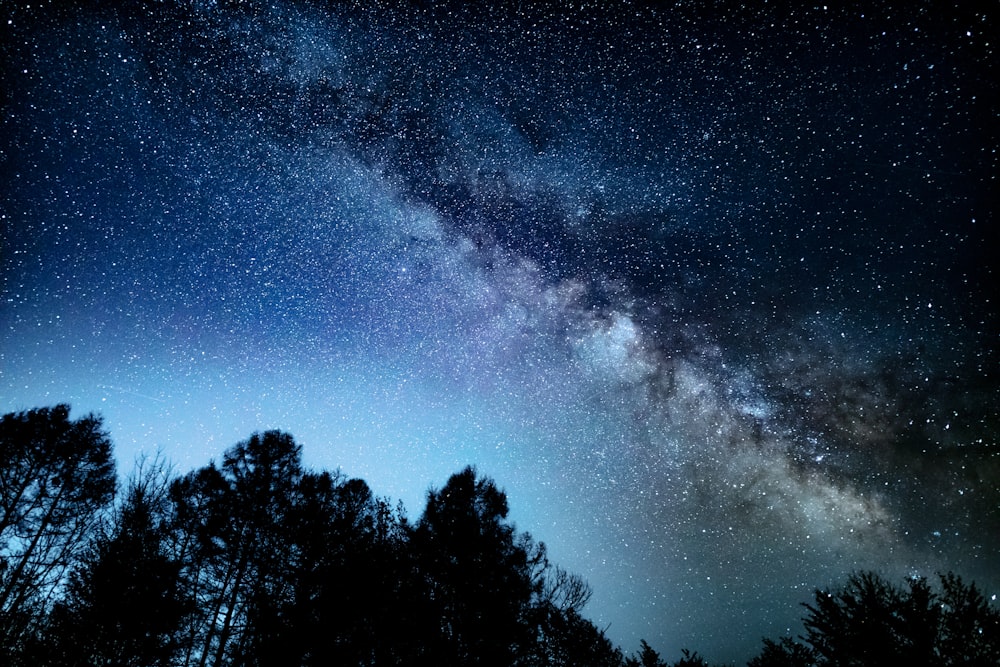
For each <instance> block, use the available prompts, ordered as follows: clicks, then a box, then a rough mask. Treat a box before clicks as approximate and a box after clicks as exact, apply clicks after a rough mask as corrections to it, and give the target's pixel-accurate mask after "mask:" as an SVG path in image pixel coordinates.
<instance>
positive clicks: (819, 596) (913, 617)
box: [804, 572, 1000, 666]
mask: <svg viewBox="0 0 1000 667" xmlns="http://www.w3.org/2000/svg"><path fill="white" fill-rule="evenodd" d="M940 581H941V587H942V593H941V594H940V595H939V594H937V593H935V592H934V591H933V590H932V589H931V587H930V585H929V584H928V583H927V581H926V579H924V578H911V579H909V580H907V583H906V588H905V589H901V588H897V587H896V586H893V585H892V584H890V583H888V582H886V581H885V580H883V579H882V578H881V577H879V576H878V575H877V574H875V573H872V572H863V573H858V574H854V575H851V577H850V578H849V579H848V582H847V585H846V586H844V587H843V588H841V589H839V590H836V591H832V592H831V591H816V593H815V596H814V598H815V602H814V604H811V605H805V606H806V609H808V611H809V613H808V614H807V616H806V618H805V619H804V625H805V628H806V636H805V641H806V643H807V644H808V645H809V646H810V648H811V649H812V650H813V652H814V654H815V659H816V663H817V664H819V665H874V664H890V663H895V662H897V661H902V663H903V664H908V665H933V666H938V665H941V666H950V665H983V666H985V665H995V664H996V656H997V655H1000V612H997V610H996V609H993V608H991V607H990V606H989V605H987V603H986V601H985V600H984V599H983V597H982V595H981V594H980V593H979V591H978V590H977V589H976V588H975V586H974V585H972V586H966V585H965V584H963V583H962V581H961V579H960V578H958V577H957V576H954V575H950V574H949V575H941V576H940Z"/></svg>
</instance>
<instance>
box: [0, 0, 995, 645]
mask: <svg viewBox="0 0 1000 667" xmlns="http://www.w3.org/2000/svg"><path fill="white" fill-rule="evenodd" d="M65 4H66V3H55V5H56V6H55V7H54V6H47V5H45V3H35V2H32V3H30V6H29V5H28V4H27V3H25V2H16V3H15V2H4V3H2V4H0V15H2V21H0V23H2V25H0V53H2V60H0V65H2V82H0V96H2V97H0V103H2V112H3V115H2V121H0V122H2V126H0V176H2V178H0V187H2V191H0V222H2V236H0V281H2V282H0V410H2V411H3V412H10V411H13V410H20V409H28V408H32V407H40V406H47V405H53V404H55V403H61V402H67V403H70V404H71V405H72V406H73V409H74V412H73V414H74V416H77V417H78V416H82V415H83V414H85V413H87V412H90V411H94V412H98V413H100V414H101V415H103V417H104V419H105V426H106V428H107V429H108V430H109V431H110V433H111V436H112V439H113V441H114V443H115V447H116V452H117V455H118V458H119V461H120V469H121V471H122V473H123V474H127V472H128V471H129V470H130V469H131V467H132V465H133V462H134V461H135V459H136V457H137V456H139V455H141V454H146V455H155V454H156V453H157V452H160V453H161V454H162V455H163V456H164V457H165V458H167V459H168V460H169V461H171V462H172V463H173V464H174V466H175V469H176V470H177V471H178V472H185V471H187V470H189V469H191V468H193V467H196V466H201V465H205V464H206V463H208V461H209V460H210V459H212V458H215V459H216V460H218V459H219V458H221V454H222V452H223V451H224V450H225V449H226V448H228V447H230V446H232V445H234V444H235V443H237V442H238V441H240V440H243V439H245V438H246V437H247V436H249V435H250V434H251V433H252V432H254V431H256V430H262V429H272V428H277V429H282V430H285V431H288V432H290V433H292V434H293V435H294V436H295V438H296V440H297V441H298V442H299V443H300V444H302V446H303V448H304V458H305V462H306V464H307V465H309V466H312V467H315V468H327V469H336V468H340V469H341V470H342V471H343V472H344V473H345V474H347V475H350V476H356V477H361V478H363V479H365V480H367V481H368V483H369V484H370V485H371V487H372V488H373V490H374V491H375V492H376V493H377V494H381V495H385V496H388V497H390V498H391V499H392V500H393V501H396V500H401V501H403V503H404V504H405V506H406V508H407V510H408V513H409V515H410V516H411V518H416V517H417V516H419V514H420V512H421V510H422V508H423V504H424V498H425V493H426V491H427V490H428V489H429V488H431V487H440V486H441V485H443V484H444V482H445V481H446V480H447V478H448V476H449V475H450V474H451V473H453V472H457V471H458V470H460V469H461V468H462V467H464V466H465V465H466V464H474V465H476V466H477V467H478V470H479V472H480V473H482V474H485V475H488V476H490V477H492V478H494V479H495V480H496V481H497V483H498V485H499V486H501V487H503V488H504V489H506V491H507V494H508V497H509V500H510V504H511V508H512V519H513V520H514V521H515V522H516V524H517V526H518V528H519V529H521V530H527V531H530V532H531V533H532V534H533V535H534V537H535V538H537V539H539V540H542V541H544V542H545V543H546V544H547V545H548V547H549V551H550V555H551V557H552V559H553V561H554V562H556V563H558V564H560V565H562V566H564V567H565V568H567V569H569V570H570V571H573V572H576V573H578V574H580V575H582V576H583V577H584V578H585V579H586V580H587V581H588V582H589V583H590V584H591V586H592V587H593V589H594V595H593V598H592V601H591V603H590V605H589V606H588V607H587V612H588V613H589V616H590V618H592V619H593V620H594V622H595V623H596V624H597V625H598V626H599V627H601V628H607V632H608V634H609V636H610V637H611V638H612V639H613V640H614V641H615V642H617V643H619V644H620V645H621V646H622V648H623V649H624V650H625V651H626V652H627V653H631V652H632V651H634V650H636V649H637V648H638V644H639V639H640V638H645V639H646V640H647V641H649V643H650V644H651V645H652V646H653V647H654V648H655V649H657V650H658V651H659V652H660V653H661V654H663V656H664V657H665V658H668V659H675V658H677V657H679V651H680V649H681V648H682V647H689V648H692V649H696V650H698V651H699V652H700V653H701V654H702V655H704V656H705V657H706V658H708V659H709V660H712V661H728V660H732V661H744V660H746V659H747V658H748V657H750V656H751V655H753V654H754V653H756V652H757V651H758V649H759V647H760V639H761V637H762V636H768V637H774V638H776V637H778V636H780V635H782V634H793V635H795V634H798V633H799V632H801V626H800V624H799V622H798V619H799V618H800V617H801V615H802V611H803V610H802V609H801V607H799V606H798V604H799V603H800V602H803V601H807V600H809V599H811V594H812V591H813V589H814V588H816V587H826V586H836V585H839V584H840V583H843V581H844V580H845V578H846V575H847V574H848V573H850V572H851V571H853V570H856V569H875V570H878V571H879V572H881V573H882V574H884V575H885V576H887V577H888V578H890V579H891V580H892V581H894V582H897V583H901V582H902V580H903V579H904V578H905V577H907V576H909V575H914V574H918V575H928V576H932V577H933V575H934V573H935V572H937V571H947V570H954V571H956V572H958V573H959V574H961V575H962V576H963V577H964V578H966V580H969V579H973V580H976V581H977V582H978V583H979V584H980V585H981V586H982V587H983V588H984V589H985V592H986V594H987V597H988V598H989V597H990V596H991V595H994V594H1000V443H998V440H997V438H998V432H1000V365H998V361H1000V359H998V357H1000V345H998V343H1000V322H998V316H997V298H996V291H995V286H994V283H995V281H996V280H997V278H998V276H997V273H998V272H997V256H998V255H997V248H998V247H1000V244H998V243H997V241H998V239H997V236H998V235H997V231H996V224H997V220H996V210H997V199H996V194H997V192H998V191H1000V188H998V183H997V175H998V169H997V167H998V161H1000V156H998V153H997V150H998V128H1000V116H998V109H1000V105H998V95H997V92H998V85H997V83H996V82H997V81H1000V72H998V71H997V70H998V68H997V41H998V39H1000V32H998V22H997V16H996V14H997V10H998V7H997V6H996V5H995V4H993V3H990V7H989V10H988V11H987V12H985V13H976V12H975V11H974V10H973V9H971V8H970V7H972V6H973V5H975V4H978V3H956V4H960V5H962V6H963V7H965V9H958V10H952V9H942V8H943V7H945V5H946V3H931V2H905V3H899V8H897V9H889V8H887V7H888V5H884V6H883V8H881V9H872V6H874V5H878V4H882V3H864V4H863V5H860V6H849V5H848V6H845V5H844V4H842V3H837V4H830V5H827V6H824V5H812V4H809V3H788V4H789V5H795V8H794V9H791V8H789V7H788V6H787V5H786V4H785V3H760V2H756V3H749V4H747V5H744V7H743V8H742V9H739V10H732V11H727V12H722V11H719V10H718V9H710V8H707V7H706V4H707V3H694V2H690V3H683V2H679V3H677V6H676V7H673V8H664V9H661V10H657V11H652V10H648V9H645V8H643V7H642V6H641V5H633V4H631V3H628V4H618V3H592V4H591V3H584V4H583V5H581V4H580V3H574V4H573V5H572V6H570V5H569V4H564V5H561V9H558V10H546V11H540V10H532V9H524V10H521V11H515V10H512V9H501V10H485V9H480V8H476V7H469V6H465V5H467V4H470V3H457V2H456V3H414V4H411V5H405V6H403V5H397V4H396V3H387V4H389V5H390V7H391V8H383V9H359V8H348V7H346V6H344V5H341V4H340V3H333V2H330V3H322V2H286V1H277V2H246V3H224V2H219V3H216V2H209V1H207V0H205V1H198V2H173V1H167V2H149V3H146V5H147V6H148V8H147V9H135V10H127V11H124V10H118V11H115V10H109V9H100V8H99V6H100V4H101V3H84V4H83V5H82V6H81V7H78V8H76V9H74V10H72V11H60V10H59V9H57V7H64V6H65ZM108 4H112V5H113V4H116V3H108ZM137 4H138V3H137ZM359 4H361V5H366V6H367V5H368V4H369V3H359ZM471 4H475V3H471ZM606 4H613V5H614V8H613V9H608V8H603V9H601V8H600V7H601V6H603V5H606ZM729 4H735V3H729ZM230 5H234V6H230Z"/></svg>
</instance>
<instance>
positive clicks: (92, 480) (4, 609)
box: [0, 405, 115, 653]
mask: <svg viewBox="0 0 1000 667" xmlns="http://www.w3.org/2000/svg"><path fill="white" fill-rule="evenodd" d="M69 412H70V408H69V406H68V405H57V406H55V407H53V408H41V409H36V410H30V411H27V412H18V413H10V414H7V415H4V417H3V418H2V419H0V645H3V646H7V647H11V649H12V651H13V652H14V653H17V651H18V650H19V649H20V648H21V647H22V645H23V642H24V641H25V640H26V639H27V638H28V637H29V636H30V635H31V633H33V632H36V631H37V630H38V626H39V623H40V621H41V620H42V619H43V618H44V614H45V613H46V612H47V611H48V609H49V608H50V606H51V603H52V601H53V600H54V598H55V596H56V595H57V594H58V592H59V584H60V582H62V580H63V577H64V574H65V572H66V571H67V569H68V568H69V567H70V566H71V564H72V563H73V562H74V560H75V558H76V556H77V554H78V553H79V552H80V550H81V549H82V548H83V547H84V546H85V545H86V541H87V538H88V535H89V531H90V530H91V529H92V528H93V526H94V524H95V520H96V518H97V516H98V514H99V512H100V511H101V510H102V509H103V508H104V507H105V506H106V505H107V504H108V503H109V502H110V500H111V498H112V496H113V494H114V489H115V466H114V462H113V460H112V457H111V442H110V440H109V439H108V437H107V435H106V434H105V433H104V431H103V430H102V428H101V420H100V419H99V418H97V417H95V416H93V415H88V416H86V417H83V418H81V419H77V420H70V418H69Z"/></svg>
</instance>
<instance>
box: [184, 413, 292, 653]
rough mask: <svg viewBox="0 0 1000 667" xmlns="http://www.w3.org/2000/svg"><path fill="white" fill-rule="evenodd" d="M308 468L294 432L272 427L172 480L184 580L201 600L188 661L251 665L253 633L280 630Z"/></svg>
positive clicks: (191, 632)
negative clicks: (291, 538) (217, 461)
mask: <svg viewBox="0 0 1000 667" xmlns="http://www.w3.org/2000/svg"><path fill="white" fill-rule="evenodd" d="M302 474H303V471H302V466H301V460H300V448H299V446H298V445H296V444H295V442H294V440H293V439H292V437H291V436H290V435H288V434H284V433H280V432H278V431H268V432H266V433H263V434H254V435H253V436H251V437H250V439H249V440H246V441H245V442H241V443H239V444H238V445H236V446H235V447H233V448H232V449H230V450H228V451H227V452H226V453H225V455H224V458H223V463H222V467H221V468H216V467H215V465H214V464H210V465H209V466H207V467H205V468H202V469H201V470H199V471H196V472H193V473H191V474H189V475H187V476H185V477H183V478H181V479H180V480H177V482H175V483H174V485H173V486H172V489H171V494H172V498H173V499H174V501H175V506H176V508H175V530H176V531H177V540H178V544H179V549H180V551H181V553H182V554H183V557H182V560H183V562H184V563H185V569H184V572H183V574H184V580H185V582H186V583H187V586H188V592H189V594H190V595H192V596H193V597H195V598H197V599H198V600H199V601H200V605H199V607H200V609H199V612H200V613H199V615H198V616H196V617H195V619H194V622H193V623H192V624H191V626H190V627H189V633H190V636H189V640H190V641H191V649H190V651H189V653H188V655H187V656H186V658H185V662H184V664H186V665H192V664H196V665H198V666H199V667H205V666H206V665H213V666H215V665H218V666H221V665H224V664H229V663H230V662H232V661H238V663H239V664H250V663H249V662H247V661H248V660H249V658H248V656H249V655H250V653H249V652H248V651H247V647H248V645H249V643H250V642H251V639H252V638H253V637H254V636H256V635H260V636H265V635H267V634H268V633H270V632H272V630H273V628H272V627H271V624H273V622H274V618H273V615H272V613H271V612H272V610H273V609H274V608H276V607H278V606H280V605H281V604H282V603H283V601H284V600H285V599H286V597H287V596H289V595H291V592H292V590H291V589H292V586H291V576H290V572H289V570H288V564H289V559H288V554H289V553H290V546H289V544H288V539H287V532H286V530H285V528H286V526H287V525H288V523H289V521H290V517H291V515H292V513H293V505H294V502H295V499H296V498H297V493H298V484H299V481H300V480H301V478H302Z"/></svg>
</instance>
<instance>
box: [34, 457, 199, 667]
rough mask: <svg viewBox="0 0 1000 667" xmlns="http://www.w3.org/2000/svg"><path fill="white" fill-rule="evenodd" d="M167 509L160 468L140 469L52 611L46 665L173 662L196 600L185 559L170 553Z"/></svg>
mask: <svg viewBox="0 0 1000 667" xmlns="http://www.w3.org/2000/svg"><path fill="white" fill-rule="evenodd" d="M168 514H169V508H168V506H167V496H166V477H165V475H164V472H163V470H162V467H159V466H156V465H155V464H154V465H153V466H152V467H151V468H148V469H146V470H145V471H143V470H140V471H139V473H138V475H137V476H136V477H135V478H133V479H132V480H131V481H130V482H129V485H128V487H127V489H126V491H125V498H124V501H123V502H122V504H121V506H120V507H119V508H118V510H117V511H116V512H115V514H114V517H113V519H112V521H110V522H109V523H108V526H107V527H106V528H105V529H104V530H103V531H101V532H100V533H99V534H98V535H97V537H96V538H95V539H94V541H93V543H92V545H91V546H90V548H89V549H88V550H87V552H86V553H85V554H84V556H83V558H82V563H81V565H80V566H79V567H78V568H77V569H76V570H75V571H74V572H73V574H72V576H71V578H70V583H69V585H68V590H67V595H66V597H65V599H63V600H61V601H60V602H58V603H57V604H56V605H55V607H54V609H53V611H52V614H51V616H50V620H49V626H48V628H47V631H46V633H45V634H46V650H45V651H44V652H42V656H40V657H41V658H42V659H43V660H44V662H45V663H46V664H49V665H52V666H53V667H55V666H56V665H59V666H66V667H68V666H70V665H80V666H81V667H82V666H83V665H118V666H121V667H126V666H128V667H154V666H163V667H166V666H167V665H171V664H173V659H174V657H175V655H176V654H177V653H178V649H179V645H178V641H179V639H180V635H179V632H178V631H179V629H180V627H181V622H182V619H183V618H184V617H185V616H186V615H187V614H188V613H190V611H191V610H192V607H193V603H194V601H193V600H189V599H186V598H184V597H183V595H182V592H181V587H180V581H179V580H180V563H178V562H177V561H175V560H173V559H172V558H171V557H170V555H169V553H168V552H167V548H166V541H167V531H168V526H167V523H166V522H167V519H168Z"/></svg>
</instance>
